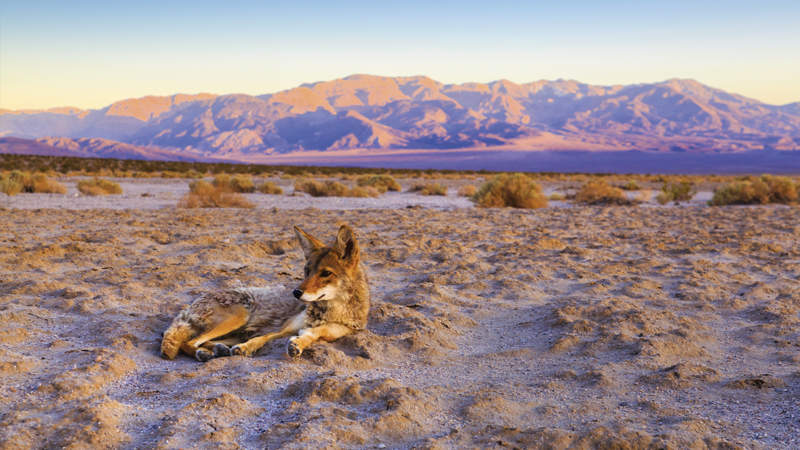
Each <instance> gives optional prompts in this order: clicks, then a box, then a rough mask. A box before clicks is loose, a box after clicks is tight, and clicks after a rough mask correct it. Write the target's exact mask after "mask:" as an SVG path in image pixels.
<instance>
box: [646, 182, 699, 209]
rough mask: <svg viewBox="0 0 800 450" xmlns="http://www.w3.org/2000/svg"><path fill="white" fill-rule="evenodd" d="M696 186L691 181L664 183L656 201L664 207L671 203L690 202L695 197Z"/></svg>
mask: <svg viewBox="0 0 800 450" xmlns="http://www.w3.org/2000/svg"><path fill="white" fill-rule="evenodd" d="M695 193H696V192H695V190H694V185H693V184H692V183H691V182H690V181H675V182H669V183H664V185H663V186H662V187H661V192H660V193H659V194H658V196H657V197H656V201H657V202H658V203H661V204H662V205H664V204H667V203H669V202H675V203H680V202H688V201H689V200H691V199H692V197H694V194H695Z"/></svg>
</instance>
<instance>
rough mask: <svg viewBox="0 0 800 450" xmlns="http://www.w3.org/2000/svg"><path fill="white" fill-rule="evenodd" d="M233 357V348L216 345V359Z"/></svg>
mask: <svg viewBox="0 0 800 450" xmlns="http://www.w3.org/2000/svg"><path fill="white" fill-rule="evenodd" d="M220 356H231V348H230V347H228V346H227V345H225V344H219V343H217V344H214V357H215V358H219V357H220Z"/></svg>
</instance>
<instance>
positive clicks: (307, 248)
mask: <svg viewBox="0 0 800 450" xmlns="http://www.w3.org/2000/svg"><path fill="white" fill-rule="evenodd" d="M294 234H296V235H297V240H298V241H300V247H302V248H303V253H304V254H305V255H306V258H308V256H309V255H310V254H311V252H313V251H314V250H316V249H318V248H322V247H324V246H325V245H324V244H323V243H322V242H320V241H319V239H317V238H315V237H314V236H312V235H310V234H308V233H306V232H305V231H303V230H301V229H300V227H298V226H297V225H295V227H294Z"/></svg>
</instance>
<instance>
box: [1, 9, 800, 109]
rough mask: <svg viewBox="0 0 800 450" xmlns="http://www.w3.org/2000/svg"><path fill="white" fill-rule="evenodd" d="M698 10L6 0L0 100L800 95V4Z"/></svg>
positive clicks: (9, 104) (769, 98)
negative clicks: (670, 92) (495, 92)
mask: <svg viewBox="0 0 800 450" xmlns="http://www.w3.org/2000/svg"><path fill="white" fill-rule="evenodd" d="M71 3H75V4H71ZM697 3H704V4H697ZM705 3H710V2H689V1H676V2H670V3H669V4H661V2H633V1H615V2H587V1H578V2H571V3H568V4H567V3H564V4H563V5H553V4H551V3H549V2H548V3H542V4H534V2H527V3H520V4H517V2H507V1H498V2H493V3H492V4H491V5H489V4H488V3H478V2H470V1H460V2H451V1H446V2H417V1H406V2H391V1H390V2H353V1H343V2H337V3H335V4H330V3H327V2H314V1H306V2H296V3H295V4H293V5H264V4H262V3H257V2H237V1H234V2H225V3H224V4H223V3H217V2H202V1H197V2H163V1H162V2H147V1H143V2H135V3H131V4H117V3H115V2H95V1H87V2H47V1H40V2H35V1H34V2H26V3H25V4H18V5H8V4H3V5H2V6H0V108H3V109H45V108H51V107H59V106H74V107H79V108H84V109H89V108H92V109H95V108H101V107H104V106H107V105H109V104H111V103H113V102H115V101H119V100H123V99H126V98H138V97H144V96H147V95H172V94H177V93H189V94H191V93H200V92H209V93H214V94H232V93H244V94H250V95H260V94H267V93H272V92H277V91H280V90H284V89H289V88H293V87H296V86H298V85H300V84H302V83H309V82H315V81H325V80H331V79H335V78H341V77H344V76H347V75H352V74H357V73H364V74H372V75H384V76H406V75H425V76H428V77H431V78H433V79H435V80H437V81H440V82H442V83H463V82H468V81H476V82H489V81H494V80H498V79H508V80H510V81H513V82H515V83H527V82H531V81H537V80H541V79H550V80H552V79H559V78H561V79H574V80H577V81H580V82H583V83H589V84H600V85H613V84H632V83H650V82H657V81H663V80H666V79H670V78H692V79H695V80H697V81H699V82H701V83H703V84H707V85H709V86H712V87H715V88H719V89H723V90H725V91H728V92H732V93H736V94H741V95H744V96H746V97H751V98H754V99H757V100H760V101H763V102H765V103H770V104H786V103H791V102H797V101H800V58H797V56H796V55H798V54H800V33H798V32H797V31H796V26H797V23H800V3H797V2H791V1H764V2H749V1H747V2H745V1H738V0H735V1H729V2H725V4H724V6H714V5H711V4H705Z"/></svg>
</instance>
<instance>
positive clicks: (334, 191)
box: [294, 179, 380, 197]
mask: <svg viewBox="0 0 800 450" xmlns="http://www.w3.org/2000/svg"><path fill="white" fill-rule="evenodd" d="M294 190H295V191H297V192H305V193H307V194H308V195H310V196H312V197H377V196H378V195H380V193H379V192H378V191H377V190H376V189H374V188H372V187H371V186H356V187H355V188H353V189H350V188H349V187H347V186H345V185H344V184H342V183H339V182H338V181H332V180H325V181H317V180H309V179H298V180H296V181H295V182H294Z"/></svg>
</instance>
